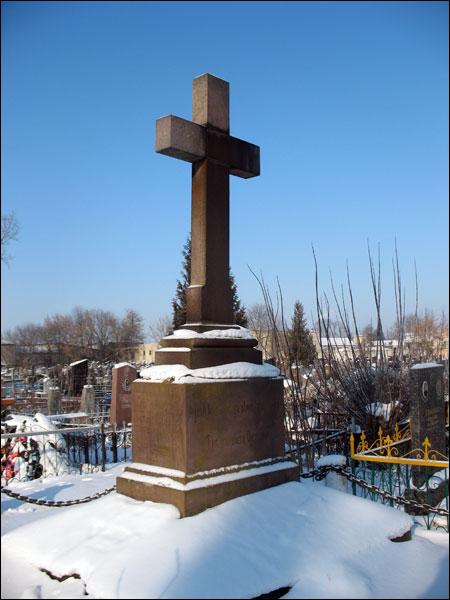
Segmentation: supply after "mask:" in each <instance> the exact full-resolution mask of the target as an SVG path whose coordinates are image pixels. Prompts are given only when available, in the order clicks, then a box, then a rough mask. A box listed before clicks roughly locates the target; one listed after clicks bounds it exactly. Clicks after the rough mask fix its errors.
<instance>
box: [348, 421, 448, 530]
mask: <svg viewBox="0 0 450 600" xmlns="http://www.w3.org/2000/svg"><path fill="white" fill-rule="evenodd" d="M410 439H411V438H410V437H409V435H408V430H405V431H404V432H403V433H402V432H401V431H399V429H398V428H396V430H395V433H394V434H393V436H392V437H391V436H389V435H387V436H384V435H383V431H382V430H381V428H380V430H379V432H378V439H377V440H375V442H373V443H372V444H369V443H368V442H367V439H366V436H365V433H364V432H362V433H361V437H360V441H359V443H358V444H357V446H356V449H355V438H354V435H353V434H352V435H351V436H350V456H351V470H352V474H353V476H355V477H357V478H360V479H362V480H363V481H366V482H367V483H368V484H369V486H368V487H363V486H357V485H356V484H355V483H354V482H353V483H352V492H353V494H354V495H359V496H362V497H364V498H369V499H370V500H373V501H374V502H382V503H383V504H386V503H387V504H389V505H390V506H394V507H399V506H406V508H405V510H406V511H407V512H409V513H410V514H412V515H415V517H416V518H417V519H418V520H419V521H421V522H422V523H423V524H424V525H426V527H427V528H428V529H431V528H432V527H437V528H443V529H445V530H446V531H448V530H449V517H448V510H449V497H448V493H449V492H448V469H449V461H448V458H447V457H446V456H444V455H443V454H441V453H440V452H437V451H436V450H433V449H432V448H431V444H430V441H429V439H428V438H427V437H426V438H425V439H424V441H423V444H422V448H416V449H413V450H408V451H406V452H402V451H401V450H402V444H405V442H409V441H410ZM403 447H405V446H403ZM370 486H371V487H370ZM377 490H384V491H385V492H387V494H386V495H384V496H383V495H382V494H380V493H378V491H377ZM408 500H409V501H412V503H411V504H410V505H408ZM413 503H415V504H420V505H428V506H432V507H435V508H442V509H445V510H446V511H447V515H446V516H445V515H444V516H443V515H440V514H437V513H435V512H432V511H430V510H427V509H425V508H424V509H420V508H418V507H417V506H414V504H413Z"/></svg>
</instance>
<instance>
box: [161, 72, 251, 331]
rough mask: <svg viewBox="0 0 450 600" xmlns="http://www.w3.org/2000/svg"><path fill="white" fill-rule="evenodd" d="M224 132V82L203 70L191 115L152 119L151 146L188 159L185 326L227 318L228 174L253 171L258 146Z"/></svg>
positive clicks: (224, 321)
mask: <svg viewBox="0 0 450 600" xmlns="http://www.w3.org/2000/svg"><path fill="white" fill-rule="evenodd" d="M229 132H230V110H229V84H228V82H227V81H224V80H223V79H219V78H218V77H214V76H213V75H210V74H209V73H206V74H204V75H200V76H199V77H196V78H195V79H194V81H193V89H192V121H187V120H185V119H181V118H180V117H175V116H173V115H168V116H166V117H161V118H160V119H158V120H157V121H156V147H155V150H156V152H159V153H161V154H166V155H167V156H172V157H174V158H178V159H181V160H185V161H187V162H190V163H192V253H191V281H190V286H189V287H188V289H187V293H186V305H187V307H186V313H187V323H186V326H187V327H189V329H195V328H197V329H198V330H201V329H203V330H204V329H205V328H208V325H210V328H211V329H212V328H217V327H216V326H217V325H227V326H228V327H229V326H230V324H232V322H233V308H232V298H231V290H230V285H229V268H230V264H229V237H230V235H229V230H230V226H229V220H230V219H229V213H230V209H229V204H230V189H229V175H230V174H231V175H236V176H237V177H243V178H244V179H248V178H249V177H256V176H258V175H259V147H258V146H255V145H254V144H250V143H249V142H244V141H243V140H240V139H238V138H235V137H232V136H231V135H230V133H229ZM205 326H206V327H205Z"/></svg>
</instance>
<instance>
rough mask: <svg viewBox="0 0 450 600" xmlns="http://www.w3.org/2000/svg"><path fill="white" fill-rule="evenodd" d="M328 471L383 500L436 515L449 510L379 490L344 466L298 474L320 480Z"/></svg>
mask: <svg viewBox="0 0 450 600" xmlns="http://www.w3.org/2000/svg"><path fill="white" fill-rule="evenodd" d="M330 471H334V472H335V473H339V474H340V475H343V476H344V477H346V478H347V479H348V480H349V481H351V482H353V483H356V484H357V485H359V486H360V487H362V488H365V489H366V490H369V491H370V492H372V493H374V494H378V495H379V496H382V497H383V498H384V499H385V500H393V501H394V502H396V503H397V504H403V505H405V506H411V507H414V508H418V509H421V510H427V511H428V512H432V513H435V514H437V515H441V516H443V517H448V516H449V511H448V510H446V509H445V508H438V507H435V506H431V504H426V503H421V502H416V501H415V500H409V499H407V498H403V497H402V496H394V495H393V494H390V493H389V492H387V491H386V490H381V489H380V488H378V487H377V486H375V485H373V484H371V483H367V481H365V479H361V477H356V475H353V473H351V472H350V471H348V470H347V469H345V468H344V467H338V466H334V465H328V466H324V467H318V468H317V469H313V470H312V471H309V472H308V473H302V474H301V475H300V477H302V478H304V479H308V478H310V477H314V479H315V480H316V481H320V480H322V479H324V477H325V476H326V474H327V473H329V472H330Z"/></svg>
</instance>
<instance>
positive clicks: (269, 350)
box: [247, 303, 274, 357]
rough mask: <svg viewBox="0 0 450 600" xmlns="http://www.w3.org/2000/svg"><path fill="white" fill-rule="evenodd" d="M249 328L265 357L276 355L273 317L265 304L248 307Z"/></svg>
mask: <svg viewBox="0 0 450 600" xmlns="http://www.w3.org/2000/svg"><path fill="white" fill-rule="evenodd" d="M247 321H248V328H249V330H250V331H251V332H252V333H253V335H254V336H255V337H256V339H257V340H258V348H259V349H260V350H262V352H263V355H264V357H269V356H271V357H272V356H274V349H273V347H272V346H273V343H272V342H273V335H272V325H271V317H270V315H269V314H268V312H267V307H266V305H265V304H262V303H257V304H253V305H252V306H250V308H248V309H247Z"/></svg>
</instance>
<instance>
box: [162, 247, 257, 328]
mask: <svg viewBox="0 0 450 600" xmlns="http://www.w3.org/2000/svg"><path fill="white" fill-rule="evenodd" d="M191 248H192V245H191V236H189V237H188V239H187V241H186V243H185V245H184V247H183V266H182V270H181V278H180V279H178V280H177V289H176V292H175V297H174V298H173V300H172V325H173V328H174V329H177V328H178V327H182V326H183V325H184V324H185V323H186V290H187V288H188V286H189V283H190V280H191ZM230 288H231V294H232V302H233V317H234V323H236V325H241V327H247V315H246V314H245V307H244V306H243V305H242V304H241V301H240V299H239V296H238V292H237V285H236V282H235V279H234V276H233V274H232V273H231V271H230Z"/></svg>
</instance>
